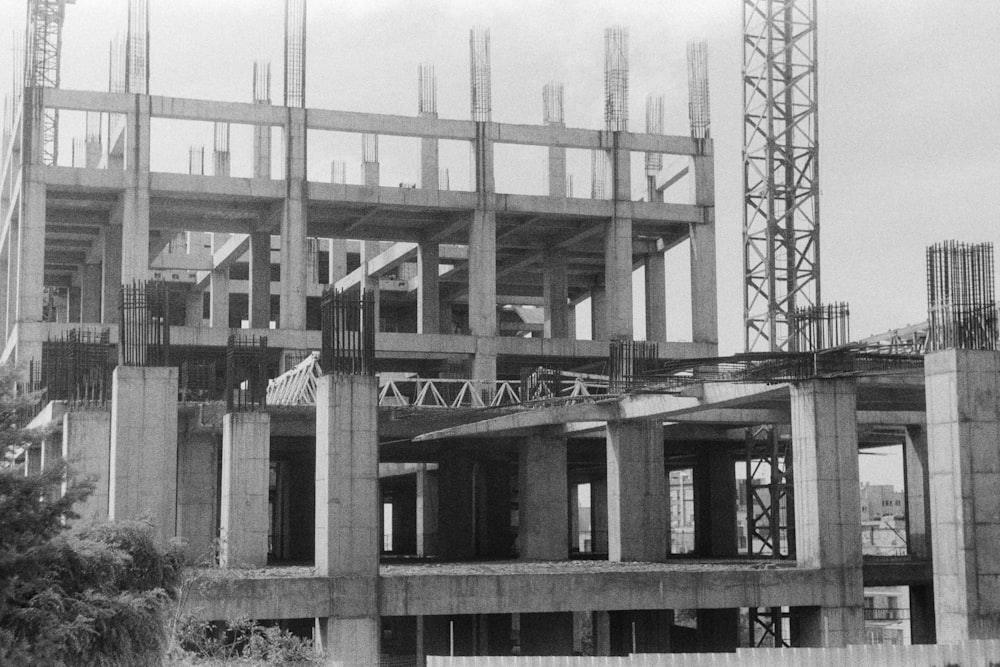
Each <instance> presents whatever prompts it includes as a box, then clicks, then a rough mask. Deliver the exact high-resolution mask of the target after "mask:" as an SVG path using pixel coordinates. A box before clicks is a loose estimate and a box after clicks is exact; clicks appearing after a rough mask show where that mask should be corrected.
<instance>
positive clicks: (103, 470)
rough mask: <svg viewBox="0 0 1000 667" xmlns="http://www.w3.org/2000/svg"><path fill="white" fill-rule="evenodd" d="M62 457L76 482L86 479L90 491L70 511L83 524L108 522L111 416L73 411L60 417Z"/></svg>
mask: <svg viewBox="0 0 1000 667" xmlns="http://www.w3.org/2000/svg"><path fill="white" fill-rule="evenodd" d="M62 455H63V458H64V459H66V460H67V461H68V462H69V464H70V470H71V472H72V474H73V476H74V477H75V478H76V479H84V478H87V477H90V478H92V479H93V481H94V492H93V493H91V494H90V496H89V497H88V498H87V499H86V500H84V501H83V502H81V503H79V504H77V505H75V506H74V507H73V509H74V510H75V511H76V512H77V513H78V514H79V515H80V521H82V522H84V523H90V522H101V521H107V520H108V480H109V479H110V474H111V413H110V412H108V411H107V410H73V411H71V412H67V413H66V414H64V415H63V428H62Z"/></svg>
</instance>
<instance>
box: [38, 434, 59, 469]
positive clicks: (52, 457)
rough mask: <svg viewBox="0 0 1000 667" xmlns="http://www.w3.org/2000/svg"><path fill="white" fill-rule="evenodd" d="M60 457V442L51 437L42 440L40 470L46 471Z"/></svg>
mask: <svg viewBox="0 0 1000 667" xmlns="http://www.w3.org/2000/svg"><path fill="white" fill-rule="evenodd" d="M61 457H62V440H61V439H57V438H55V437H53V436H51V435H49V436H46V437H45V438H44V439H43V440H42V470H48V469H49V468H51V467H53V466H54V465H55V464H56V461H57V460H58V459H59V458H61Z"/></svg>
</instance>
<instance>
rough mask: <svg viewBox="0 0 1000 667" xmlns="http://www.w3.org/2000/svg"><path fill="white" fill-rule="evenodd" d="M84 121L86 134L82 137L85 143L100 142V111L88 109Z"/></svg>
mask: <svg viewBox="0 0 1000 667" xmlns="http://www.w3.org/2000/svg"><path fill="white" fill-rule="evenodd" d="M85 122H86V134H85V135H84V137H85V138H86V140H87V143H101V113H100V112H99V111H88V112H87V116H86V121H85Z"/></svg>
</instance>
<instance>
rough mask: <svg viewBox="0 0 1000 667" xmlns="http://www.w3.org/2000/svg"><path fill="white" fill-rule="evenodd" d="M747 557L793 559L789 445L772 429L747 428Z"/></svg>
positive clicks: (792, 498)
mask: <svg viewBox="0 0 1000 667" xmlns="http://www.w3.org/2000/svg"><path fill="white" fill-rule="evenodd" d="M746 466H747V480H746V484H747V553H748V554H750V555H751V556H771V557H773V558H781V559H784V558H792V557H794V556H795V509H794V502H793V501H794V495H793V491H792V450H791V443H790V442H788V441H787V440H784V439H782V438H781V437H779V434H778V432H777V430H776V429H775V427H773V426H760V427H757V428H748V429H747V432H746Z"/></svg>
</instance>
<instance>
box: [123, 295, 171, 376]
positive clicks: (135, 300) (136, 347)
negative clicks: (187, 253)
mask: <svg viewBox="0 0 1000 667" xmlns="http://www.w3.org/2000/svg"><path fill="white" fill-rule="evenodd" d="M169 295H170V292H169V291H168V290H167V284H166V283H165V282H163V281H162V280H148V281H146V282H145V283H138V282H137V283H132V285H122V288H121V292H119V297H118V312H119V324H118V332H119V333H118V364H119V365H120V366H168V365H170V321H169V313H170V298H169Z"/></svg>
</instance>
